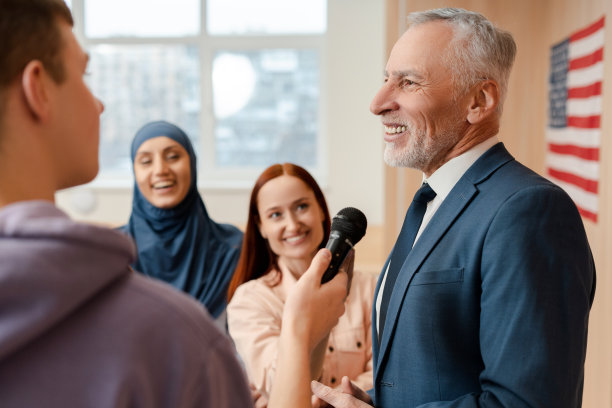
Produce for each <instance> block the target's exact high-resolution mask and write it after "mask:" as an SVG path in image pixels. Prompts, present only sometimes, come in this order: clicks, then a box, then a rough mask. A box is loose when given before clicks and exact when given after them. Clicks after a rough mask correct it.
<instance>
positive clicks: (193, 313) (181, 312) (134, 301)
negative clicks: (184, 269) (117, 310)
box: [123, 272, 223, 343]
mask: <svg viewBox="0 0 612 408" xmlns="http://www.w3.org/2000/svg"><path fill="white" fill-rule="evenodd" d="M123 290H124V291H125V297H126V298H124V300H123V303H124V304H127V307H126V313H128V311H129V312H131V313H133V314H135V315H137V316H135V317H136V318H137V319H138V321H139V322H140V323H141V324H143V325H144V326H148V330H156V328H158V329H159V330H162V331H166V332H171V333H173V334H174V335H178V334H180V335H182V336H183V338H184V339H185V340H189V339H191V340H194V341H196V342H203V343H214V342H216V341H217V339H218V338H220V337H223V335H222V334H221V332H219V331H218V330H217V328H216V327H215V324H214V322H213V320H212V317H211V316H210V314H209V313H208V312H207V311H206V309H205V308H204V306H203V305H202V304H201V303H199V302H197V301H196V300H195V299H193V298H191V297H190V296H188V295H186V294H184V293H182V292H180V291H179V290H177V289H175V288H174V287H172V286H170V285H168V284H166V283H164V282H161V281H158V280H156V279H153V278H149V277H147V276H144V275H141V274H139V273H136V272H133V273H131V274H130V275H129V276H128V277H127V279H126V282H125V286H124V288H123Z"/></svg>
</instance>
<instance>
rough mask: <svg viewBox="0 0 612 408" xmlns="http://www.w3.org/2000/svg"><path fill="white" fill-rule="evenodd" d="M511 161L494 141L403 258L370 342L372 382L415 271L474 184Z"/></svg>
mask: <svg viewBox="0 0 612 408" xmlns="http://www.w3.org/2000/svg"><path fill="white" fill-rule="evenodd" d="M511 160H513V157H512V156H511V155H510V153H508V151H507V150H506V149H505V148H504V146H503V144H502V143H498V144H496V145H495V146H493V147H492V148H491V149H489V150H488V151H487V152H486V153H485V154H483V155H482V157H480V158H479V159H478V160H477V161H476V163H474V164H473V165H472V167H470V168H469V169H468V171H467V172H466V173H465V174H464V175H463V177H461V179H460V180H459V181H458V182H457V184H456V185H455V187H453V189H452V190H451V192H450V194H449V195H448V196H447V197H446V199H445V200H444V202H443V203H442V205H441V206H440V208H438V210H437V211H436V213H435V214H434V216H433V218H432V219H431V220H430V222H429V224H427V227H426V228H425V230H424V231H423V232H422V234H421V236H420V237H419V239H418V241H417V242H416V244H415V245H414V247H413V248H412V250H411V251H410V253H409V254H408V256H407V257H406V260H405V261H404V265H403V266H402V270H401V272H400V274H399V276H398V277H397V280H396V282H395V285H394V288H393V293H392V295H391V299H390V300H389V308H388V310H387V317H386V320H385V330H384V332H383V337H382V338H381V340H380V344H379V343H378V341H377V339H375V337H377V336H375V335H376V331H375V330H374V331H373V336H372V337H373V340H372V341H373V343H372V344H373V346H374V345H375V346H374V352H373V355H374V364H375V369H374V372H375V376H376V378H375V381H378V380H379V376H380V373H381V370H380V365H381V364H382V362H383V361H384V359H385V358H386V354H387V353H388V348H389V344H390V343H391V340H392V338H393V334H394V332H395V325H396V322H397V318H398V315H399V310H400V307H401V305H402V302H403V299H404V296H405V294H406V291H407V290H408V286H409V285H410V281H411V280H412V278H413V276H414V274H415V273H416V272H417V270H418V269H419V268H420V267H421V265H422V263H423V262H424V260H425V258H426V257H427V256H428V255H429V253H430V252H431V251H432V249H433V248H434V247H435V245H436V243H437V242H438V241H439V240H440V239H442V237H443V236H444V234H445V233H446V231H448V229H449V228H450V227H451V225H452V224H453V223H454V222H455V220H456V219H457V218H458V217H459V215H460V214H461V212H462V211H463V209H464V208H465V207H466V206H467V205H468V204H469V203H470V201H471V200H472V199H473V197H474V196H475V195H477V194H478V188H477V184H478V183H480V182H481V181H482V180H484V179H486V178H488V177H489V176H490V175H491V174H492V173H493V172H494V171H495V170H497V169H498V168H499V167H501V166H502V165H504V164H505V163H507V162H509V161H511ZM387 262H388V260H387ZM383 272H384V269H383ZM378 286H380V279H379V283H378ZM378 290H379V289H377V291H376V293H378ZM374 309H375V307H374ZM374 314H375V313H374ZM372 322H374V323H373V325H374V324H376V323H375V322H376V316H373V318H372ZM373 327H376V326H373Z"/></svg>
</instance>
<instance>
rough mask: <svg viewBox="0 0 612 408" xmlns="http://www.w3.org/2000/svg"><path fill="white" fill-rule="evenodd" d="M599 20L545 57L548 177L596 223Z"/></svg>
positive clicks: (600, 68)
mask: <svg viewBox="0 0 612 408" xmlns="http://www.w3.org/2000/svg"><path fill="white" fill-rule="evenodd" d="M604 21H605V17H602V18H601V19H599V20H598V21H596V22H595V23H593V24H591V25H589V26H588V27H585V28H583V29H581V30H578V31H576V32H575V33H574V34H572V35H571V36H570V37H569V38H567V39H566V40H564V41H562V42H560V43H558V44H555V45H553V47H552V53H551V57H550V88H549V103H550V105H549V106H550V109H549V123H548V129H547V132H546V138H547V143H548V152H547V158H546V165H547V169H546V170H547V173H548V177H549V178H550V179H551V180H552V181H553V182H555V183H556V184H558V185H560V186H561V187H562V188H563V189H564V190H565V191H567V193H568V194H569V195H570V197H572V199H573V200H574V202H575V203H576V206H577V207H578V210H579V211H580V214H582V216H583V217H584V218H587V219H590V220H592V221H593V222H597V212H598V197H597V192H598V184H599V146H600V138H601V128H600V123H601V90H602V80H603V72H604V71H603V45H604Z"/></svg>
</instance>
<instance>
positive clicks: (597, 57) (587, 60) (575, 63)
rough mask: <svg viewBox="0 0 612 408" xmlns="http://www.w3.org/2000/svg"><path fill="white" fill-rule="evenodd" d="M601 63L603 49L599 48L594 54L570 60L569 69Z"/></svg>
mask: <svg viewBox="0 0 612 408" xmlns="http://www.w3.org/2000/svg"><path fill="white" fill-rule="evenodd" d="M601 61H603V48H600V49H598V50H596V51H595V52H593V53H591V54H588V55H585V56H583V57H580V58H575V59H573V60H570V62H569V69H580V68H586V67H590V66H591V65H593V64H595V63H597V62H601Z"/></svg>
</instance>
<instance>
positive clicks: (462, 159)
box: [423, 136, 499, 202]
mask: <svg viewBox="0 0 612 408" xmlns="http://www.w3.org/2000/svg"><path fill="white" fill-rule="evenodd" d="M498 142H499V140H498V139H497V136H491V137H490V138H488V139H487V140H485V141H484V142H482V143H479V144H477V145H476V146H474V147H472V148H471V149H470V150H468V151H467V152H464V153H462V154H460V155H459V156H457V157H454V158H452V159H450V160H449V161H448V162H446V163H444V164H443V165H442V166H441V167H440V168H439V169H438V170H436V171H435V172H434V173H433V174H432V175H431V176H429V178H425V175H424V174H423V182H427V183H428V184H429V185H430V186H431V188H432V189H433V190H434V191H435V192H436V200H439V201H440V202H441V201H443V200H444V199H445V198H446V196H447V195H448V194H449V193H450V191H451V190H452V189H453V187H455V184H457V182H458V181H459V179H460V178H461V177H462V176H463V175H464V174H465V172H466V171H467V170H468V169H469V168H470V167H471V166H472V164H474V163H475V162H476V160H478V158H479V157H480V156H482V155H483V154H484V153H485V152H486V151H487V150H489V149H490V148H491V147H493V146H494V145H495V144H497V143H498Z"/></svg>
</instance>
